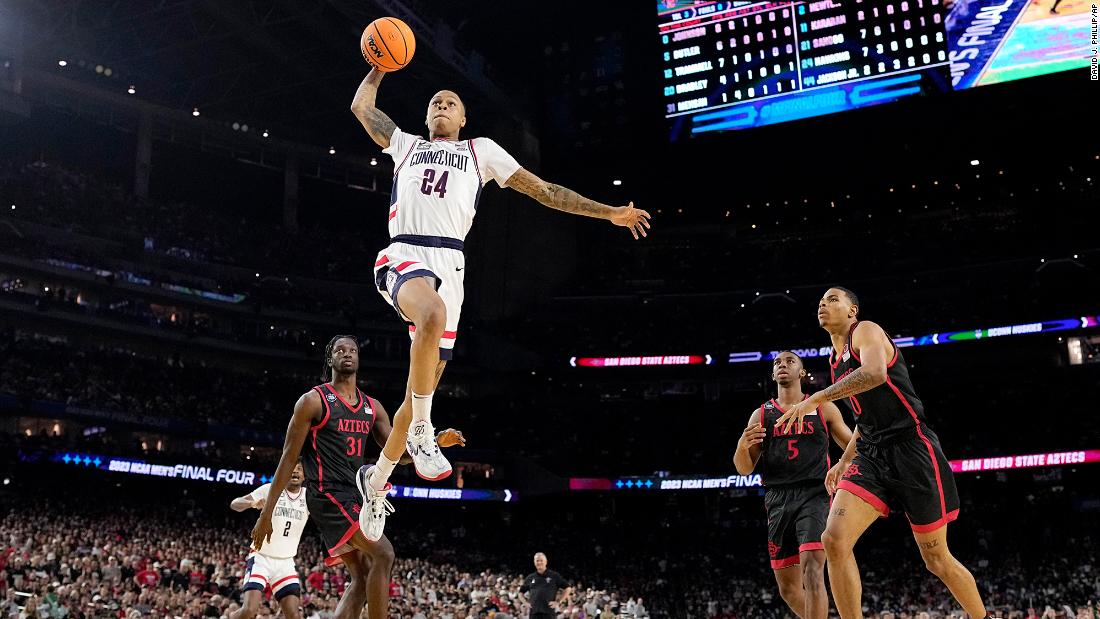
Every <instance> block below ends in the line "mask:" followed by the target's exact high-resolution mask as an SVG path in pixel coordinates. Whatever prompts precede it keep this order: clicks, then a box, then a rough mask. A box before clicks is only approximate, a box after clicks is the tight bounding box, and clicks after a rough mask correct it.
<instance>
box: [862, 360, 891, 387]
mask: <svg viewBox="0 0 1100 619" xmlns="http://www.w3.org/2000/svg"><path fill="white" fill-rule="evenodd" d="M863 367H864V369H866V370H867V378H868V379H870V380H871V381H872V382H874V384H875V386H876V387H878V386H879V385H881V384H883V383H885V382H886V365H885V364H881V365H880V364H875V365H870V366H863Z"/></svg>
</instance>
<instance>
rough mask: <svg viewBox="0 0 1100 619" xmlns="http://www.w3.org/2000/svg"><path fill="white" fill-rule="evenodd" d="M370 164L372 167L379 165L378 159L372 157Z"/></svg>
mask: <svg viewBox="0 0 1100 619" xmlns="http://www.w3.org/2000/svg"><path fill="white" fill-rule="evenodd" d="M370 164H371V165H378V160H377V159H375V158H374V157H371V158H370Z"/></svg>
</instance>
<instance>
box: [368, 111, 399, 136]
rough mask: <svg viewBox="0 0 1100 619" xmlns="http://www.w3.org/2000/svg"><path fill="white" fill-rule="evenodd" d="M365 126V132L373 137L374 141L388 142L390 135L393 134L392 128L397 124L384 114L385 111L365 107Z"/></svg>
mask: <svg viewBox="0 0 1100 619" xmlns="http://www.w3.org/2000/svg"><path fill="white" fill-rule="evenodd" d="M366 126H367V133H370V136H371V137H372V138H374V140H375V141H379V140H381V141H384V142H389V140H390V136H392V135H393V130H394V129H396V128H397V125H396V124H395V123H394V122H393V120H391V119H390V117H389V116H386V113H385V112H383V111H382V110H380V109H378V108H376V107H372V108H368V109H367V114H366Z"/></svg>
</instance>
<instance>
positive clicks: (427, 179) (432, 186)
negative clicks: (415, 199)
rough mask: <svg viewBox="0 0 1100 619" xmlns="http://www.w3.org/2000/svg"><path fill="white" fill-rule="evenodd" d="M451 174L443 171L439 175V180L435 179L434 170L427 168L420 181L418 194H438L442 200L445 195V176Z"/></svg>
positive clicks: (448, 171)
mask: <svg viewBox="0 0 1100 619" xmlns="http://www.w3.org/2000/svg"><path fill="white" fill-rule="evenodd" d="M450 173H451V171H450V170H444V171H443V174H440V175H439V180H436V178H435V170H433V169H432V168H428V169H426V170H424V178H423V179H422V180H421V181H420V193H422V194H424V195H426V196H430V195H432V192H433V191H434V192H435V193H437V194H439V197H440V198H442V197H444V196H446V195H447V176H448V175H449V174H450Z"/></svg>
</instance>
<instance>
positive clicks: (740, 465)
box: [733, 455, 753, 475]
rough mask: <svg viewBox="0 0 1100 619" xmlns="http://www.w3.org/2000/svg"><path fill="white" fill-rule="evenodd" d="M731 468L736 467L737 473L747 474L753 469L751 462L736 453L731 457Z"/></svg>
mask: <svg viewBox="0 0 1100 619" xmlns="http://www.w3.org/2000/svg"><path fill="white" fill-rule="evenodd" d="M733 468H735V469H737V474H738V475H748V474H749V473H751V472H752V469H753V467H752V463H751V462H745V461H744V460H743V459H741V458H739V457H738V456H736V455H735V456H734V457H733Z"/></svg>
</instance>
